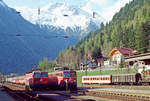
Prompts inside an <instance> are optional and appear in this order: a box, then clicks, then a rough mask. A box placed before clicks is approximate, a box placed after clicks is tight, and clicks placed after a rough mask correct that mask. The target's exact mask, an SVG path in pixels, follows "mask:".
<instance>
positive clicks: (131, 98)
mask: <svg viewBox="0 0 150 101" xmlns="http://www.w3.org/2000/svg"><path fill="white" fill-rule="evenodd" d="M84 88H85V89H88V90H87V91H85V92H82V90H83V91H84ZM80 90H81V93H84V94H85V95H89V96H96V97H104V98H110V99H117V100H123V101H150V91H149V90H150V86H122V85H117V86H116V85H84V86H82V87H80Z"/></svg>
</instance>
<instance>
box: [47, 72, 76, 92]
mask: <svg viewBox="0 0 150 101" xmlns="http://www.w3.org/2000/svg"><path fill="white" fill-rule="evenodd" d="M49 79H51V80H50V82H49V83H52V82H53V83H55V84H56V87H58V88H59V89H66V87H67V88H69V89H71V90H76V88H77V76H76V71H72V70H65V71H57V72H53V73H49ZM56 82H57V83H56Z"/></svg>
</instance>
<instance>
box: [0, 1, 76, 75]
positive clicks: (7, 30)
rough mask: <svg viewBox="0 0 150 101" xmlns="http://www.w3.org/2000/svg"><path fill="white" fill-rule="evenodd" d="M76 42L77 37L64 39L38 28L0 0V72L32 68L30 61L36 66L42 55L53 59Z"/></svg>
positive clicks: (20, 71) (14, 71)
mask: <svg viewBox="0 0 150 101" xmlns="http://www.w3.org/2000/svg"><path fill="white" fill-rule="evenodd" d="M76 41H77V39H76V37H74V38H72V37H69V38H68V39H66V38H64V37H61V36H60V35H58V34H57V32H56V33H55V32H54V31H53V32H52V31H49V29H46V28H45V29H44V30H43V29H41V28H40V27H39V26H38V25H35V24H32V23H30V22H29V21H27V20H25V19H24V18H23V17H22V16H21V15H20V13H19V12H17V11H16V10H15V9H13V8H9V7H8V6H7V5H6V4H5V3H4V2H3V1H2V0H0V72H1V73H25V72H27V71H29V70H31V68H32V67H31V64H36V65H37V64H38V62H39V61H41V60H42V59H43V58H44V57H48V59H55V58H56V57H57V55H58V53H59V52H60V51H61V50H63V49H65V48H67V47H68V46H70V45H73V44H75V43H76Z"/></svg>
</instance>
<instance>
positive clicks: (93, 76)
mask: <svg viewBox="0 0 150 101" xmlns="http://www.w3.org/2000/svg"><path fill="white" fill-rule="evenodd" d="M99 76H101V77H110V76H111V75H89V76H82V77H99Z"/></svg>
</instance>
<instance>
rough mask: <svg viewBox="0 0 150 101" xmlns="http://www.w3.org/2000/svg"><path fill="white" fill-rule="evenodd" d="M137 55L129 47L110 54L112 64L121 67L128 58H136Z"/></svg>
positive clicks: (116, 49)
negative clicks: (122, 62)
mask: <svg viewBox="0 0 150 101" xmlns="http://www.w3.org/2000/svg"><path fill="white" fill-rule="evenodd" d="M135 54H136V53H135V52H134V51H133V50H132V49H131V48H127V47H116V48H114V49H112V51H111V52H110V53H109V56H110V62H111V64H116V65H119V64H120V63H121V61H124V58H125V57H126V56H134V55H135Z"/></svg>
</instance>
